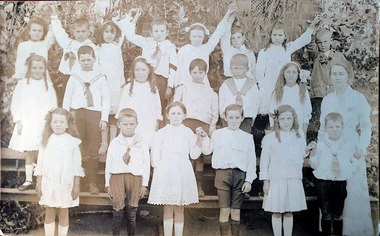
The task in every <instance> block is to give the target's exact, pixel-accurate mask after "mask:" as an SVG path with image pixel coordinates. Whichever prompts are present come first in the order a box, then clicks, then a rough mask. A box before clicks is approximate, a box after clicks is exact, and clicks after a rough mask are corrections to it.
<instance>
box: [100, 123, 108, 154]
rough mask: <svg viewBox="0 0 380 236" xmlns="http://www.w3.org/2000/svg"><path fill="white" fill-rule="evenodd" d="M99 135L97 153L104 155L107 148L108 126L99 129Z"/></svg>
mask: <svg viewBox="0 0 380 236" xmlns="http://www.w3.org/2000/svg"><path fill="white" fill-rule="evenodd" d="M100 135H101V138H102V141H101V143H100V148H99V155H104V154H106V152H107V148H108V127H107V128H105V129H104V130H102V131H100Z"/></svg>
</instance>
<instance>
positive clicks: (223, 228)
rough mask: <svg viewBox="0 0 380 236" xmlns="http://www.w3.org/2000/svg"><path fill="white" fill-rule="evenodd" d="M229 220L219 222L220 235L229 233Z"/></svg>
mask: <svg viewBox="0 0 380 236" xmlns="http://www.w3.org/2000/svg"><path fill="white" fill-rule="evenodd" d="M228 226H230V224H229V223H228V222H219V229H220V236H223V235H228Z"/></svg>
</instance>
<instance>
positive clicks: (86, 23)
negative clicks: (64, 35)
mask: <svg viewBox="0 0 380 236" xmlns="http://www.w3.org/2000/svg"><path fill="white" fill-rule="evenodd" d="M78 26H79V27H81V26H86V27H87V29H90V22H89V21H88V19H87V18H80V19H77V20H75V21H74V22H73V24H72V29H75V28H76V27H78Z"/></svg>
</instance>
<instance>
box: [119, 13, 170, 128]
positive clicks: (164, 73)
mask: <svg viewBox="0 0 380 236" xmlns="http://www.w3.org/2000/svg"><path fill="white" fill-rule="evenodd" d="M140 15H141V10H138V11H137V13H136V15H135V17H134V19H133V21H132V24H130V25H129V26H130V27H129V29H128V31H127V32H128V34H127V35H126V36H127V39H128V41H130V42H131V43H133V44H136V45H137V46H139V47H141V48H142V50H143V52H142V57H144V58H146V59H147V61H148V63H149V64H150V65H151V66H152V67H153V68H154V77H155V79H154V86H156V87H157V89H158V93H159V95H160V101H161V114H162V115H164V114H165V109H166V106H167V103H168V102H169V100H170V97H171V96H172V93H173V88H174V79H175V77H176V71H177V51H176V46H175V45H174V44H173V43H171V42H170V41H169V40H167V39H166V37H167V36H168V35H169V29H168V23H167V22H166V21H165V20H164V19H162V18H159V19H155V20H153V21H152V23H151V24H150V26H151V32H150V33H151V38H145V37H143V36H140V35H136V34H135V28H136V22H137V20H138V18H139V17H140ZM139 117H141V116H139ZM165 123H166V122H165ZM160 126H164V124H163V123H161V125H160Z"/></svg>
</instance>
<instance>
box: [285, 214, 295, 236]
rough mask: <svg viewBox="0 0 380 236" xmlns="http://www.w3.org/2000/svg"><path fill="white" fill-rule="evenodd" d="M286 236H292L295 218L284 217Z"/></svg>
mask: <svg viewBox="0 0 380 236" xmlns="http://www.w3.org/2000/svg"><path fill="white" fill-rule="evenodd" d="M283 225H284V236H292V231H293V216H291V217H284V223H283Z"/></svg>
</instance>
